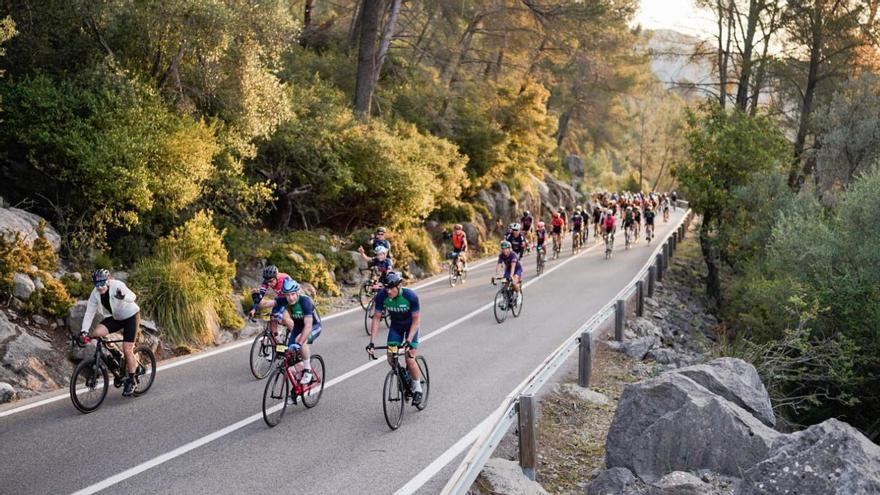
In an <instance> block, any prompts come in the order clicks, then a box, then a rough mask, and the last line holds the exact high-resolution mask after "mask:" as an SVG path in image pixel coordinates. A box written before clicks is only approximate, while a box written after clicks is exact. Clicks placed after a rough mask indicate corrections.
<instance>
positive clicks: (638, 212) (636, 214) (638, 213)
mask: <svg viewBox="0 0 880 495" xmlns="http://www.w3.org/2000/svg"><path fill="white" fill-rule="evenodd" d="M633 219H634V220H635V227H636V240H638V239H639V236H640V235H641V233H642V208H641V206H639V205H638V204H636V206H635V208H633Z"/></svg>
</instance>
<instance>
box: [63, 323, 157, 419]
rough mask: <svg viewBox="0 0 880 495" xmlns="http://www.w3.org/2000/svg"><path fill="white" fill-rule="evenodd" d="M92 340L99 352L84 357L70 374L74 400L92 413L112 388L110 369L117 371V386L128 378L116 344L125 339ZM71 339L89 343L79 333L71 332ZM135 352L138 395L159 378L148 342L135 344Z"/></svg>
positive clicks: (121, 355) (75, 405) (80, 344)
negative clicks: (75, 335)
mask: <svg viewBox="0 0 880 495" xmlns="http://www.w3.org/2000/svg"><path fill="white" fill-rule="evenodd" d="M92 340H94V342H95V354H94V355H93V356H91V357H88V358H86V359H83V360H82V361H80V362H79V364H77V365H76V367H75V368H74V369H73V373H72V374H71V375H70V400H71V401H73V406H74V407H76V409H77V410H78V411H79V412H81V413H90V412H92V411H94V410H96V409H98V407H100V406H101V403H103V402H104V398H106V397H107V390H108V389H109V388H110V379H109V374H108V370H109V372H110V374H112V375H113V386H114V387H116V388H119V387H121V386H123V385H124V384H125V380H127V379H128V371H127V368H126V366H125V356H124V355H123V354H122V352H121V351H119V350H118V349H116V348H114V347H113V346H114V345H115V344H122V343H123V342H122V339H118V340H110V339H108V338H106V337H101V338H96V339H92ZM71 343H72V344H73V345H77V346H79V347H85V344H83V343H82V342H81V341H80V339H78V338H77V337H73V336H71ZM134 356H135V359H137V361H138V365H137V369H136V370H135V378H134V379H135V388H134V395H135V396H138V395H143V394H145V393H147V391H148V390H150V387H152V386H153V381H154V380H155V379H156V356H155V355H154V354H153V351H152V349H150V347H149V346H147V345H144V344H141V345H139V346H137V347H135V348H134Z"/></svg>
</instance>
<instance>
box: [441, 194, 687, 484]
mask: <svg viewBox="0 0 880 495" xmlns="http://www.w3.org/2000/svg"><path fill="white" fill-rule="evenodd" d="M682 204H683V205H684V206H685V207H686V206H687V203H686V202H683V201H679V205H680V206H681V205H682ZM693 216H694V214H693V211H691V210H690V209H688V210H687V211H686V212H685V215H684V217H683V218H682V219H681V221H679V222H678V224H677V225H676V226H675V227H674V228H673V229H672V231H671V232H670V233H669V234H668V235H667V236H666V237H665V238H664V240H663V242H661V243H659V245H658V246H657V247H656V248H655V249H654V251H653V252H652V253H651V256H650V257H649V258H648V261H646V262H645V264H644V265H643V266H642V268H641V270H639V271H638V273H636V275H635V277H633V279H632V280H631V281H630V282H629V283H628V284H627V285H626V286H625V287H624V288H623V289H621V290H620V292H618V293H617V295H615V296H614V297H613V298H612V299H611V300H610V301H608V303H606V304H605V305H604V306H602V308H601V309H599V311H597V312H596V313H595V314H594V315H593V316H592V317H590V319H588V320H587V321H586V322H585V323H584V324H582V325H581V326H580V327H578V329H577V331H575V332H574V333H573V334H572V335H571V336H570V337H568V338H567V339H566V340H565V341H564V342H563V343H562V344H561V345H560V346H559V347H557V348H556V350H555V351H553V352H552V353H551V354H550V355H549V356H548V357H547V358H546V359H544V361H543V362H542V363H541V364H540V365H539V366H538V367H537V368H536V369H535V370H534V371H532V373H530V374H529V376H528V377H527V378H526V379H525V380H524V381H523V382H522V383H520V384H519V385H518V386H517V387H516V388H515V389H514V390H513V392H511V393H510V394H509V395H508V396H507V397H506V398H505V399H504V400H503V401H502V403H501V405H500V406H499V407H498V409H496V410H495V411H493V412H492V414H490V415H489V418H490V420H489V421H487V426H486V428H485V430H484V431H483V432H481V433H480V435H479V436H478V437H477V438H476V440H475V441H474V443H473V446H472V447H471V449H470V450H469V451H468V452H467V454H465V457H464V459H463V460H462V461H461V463H460V464H459V466H458V468H457V469H456V470H455V472H454V473H453V474H452V476H451V477H450V479H449V481H448V482H447V483H446V486H445V487H444V488H443V491H442V492H441V493H442V494H444V495H463V494H465V493H467V491H468V489H469V488H470V487H471V485H472V484H473V483H474V480H476V479H477V476H478V475H479V474H480V471H482V469H483V466H485V464H486V462H487V461H488V460H489V457H490V456H491V455H492V453H493V452H494V451H495V448H496V447H498V444H499V443H500V442H501V439H502V438H504V435H505V434H506V433H507V431H508V430H509V429H510V427H511V425H513V423H514V422H515V421H517V420H518V419H519V423H520V424H519V434H520V448H519V459H520V467H522V469H523V472H524V473H525V474H526V476H528V477H529V478H530V479H535V461H536V460H535V458H536V452H534V451H533V450H534V449H535V444H536V442H535V424H534V395H535V393H536V392H537V391H538V390H540V389H541V387H542V386H543V385H544V384H545V383H547V381H548V380H549V379H550V377H552V376H553V374H554V373H555V372H556V371H557V370H558V369H559V368H560V367H561V366H562V364H563V363H564V362H565V360H566V359H568V357H569V356H570V355H571V353H572V352H573V351H574V350H575V349H580V351H581V352H580V357H579V363H578V364H579V366H578V378H579V380H578V381H579V384H580V385H581V386H584V387H588V386H589V376H590V369H591V367H592V349H593V346H592V340H593V338H594V336H596V330H597V329H599V328H600V327H601V326H602V325H603V324H604V323H605V322H606V321H607V320H608V319H609V318H610V317H611V316H612V315H614V316H615V317H616V319H615V320H616V321H615V327H622V324H623V321H624V319H625V311H626V310H625V301H626V300H627V299H629V297H630V296H632V295H633V293H638V295H639V299H643V298H644V297H645V296H646V292H648V291H653V287H654V282H655V281H654V280H653V279H652V277H653V276H654V274H655V273H656V275H657V280H660V278H661V277H662V275H661V274H662V272H663V271H665V269H666V268H667V267H668V264H669V262H668V258H669V257H670V256H672V253H674V251H675V249H676V247H677V244H678V242H679V241H680V240H681V239H683V238H684V236H685V232H686V231H687V225H689V224H690V221H691V220H692V219H693ZM664 258H665V259H664ZM646 277H647V278H648V284H647V286H648V287H647V288H646V287H645V284H644V281H645V278H646ZM640 287H641V288H642V289H640ZM639 307H640V308H642V310H643V309H644V306H643V301H640V302H639ZM615 334H616V335H615V336H616V337H617V338H618V339H620V340H622V338H623V331H622V328H615ZM523 404H526V405H527V406H523ZM521 406H522V407H527V408H528V409H529V410H528V412H527V413H526V414H520V407H521ZM523 412H526V411H523ZM524 416H527V417H528V418H530V419H529V420H528V421H525V422H524V421H523V417H524ZM524 438H526V439H527V443H529V444H530V445H528V446H526V448H524V446H523V440H524ZM530 450H531V451H530Z"/></svg>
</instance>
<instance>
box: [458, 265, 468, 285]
mask: <svg viewBox="0 0 880 495" xmlns="http://www.w3.org/2000/svg"><path fill="white" fill-rule="evenodd" d="M458 280H459V281H460V282H461V283H465V282H467V260H465V261H462V263H461V268H460V269H459V271H458Z"/></svg>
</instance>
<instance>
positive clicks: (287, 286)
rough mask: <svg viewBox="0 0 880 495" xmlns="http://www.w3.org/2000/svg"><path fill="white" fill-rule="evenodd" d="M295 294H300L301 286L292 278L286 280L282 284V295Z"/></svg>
mask: <svg viewBox="0 0 880 495" xmlns="http://www.w3.org/2000/svg"><path fill="white" fill-rule="evenodd" d="M294 292H299V284H298V283H296V280H294V279H292V278H290V277H288V278H285V279H284V282H282V283H281V293H282V294H285V295H286V294H293V293H294Z"/></svg>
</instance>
